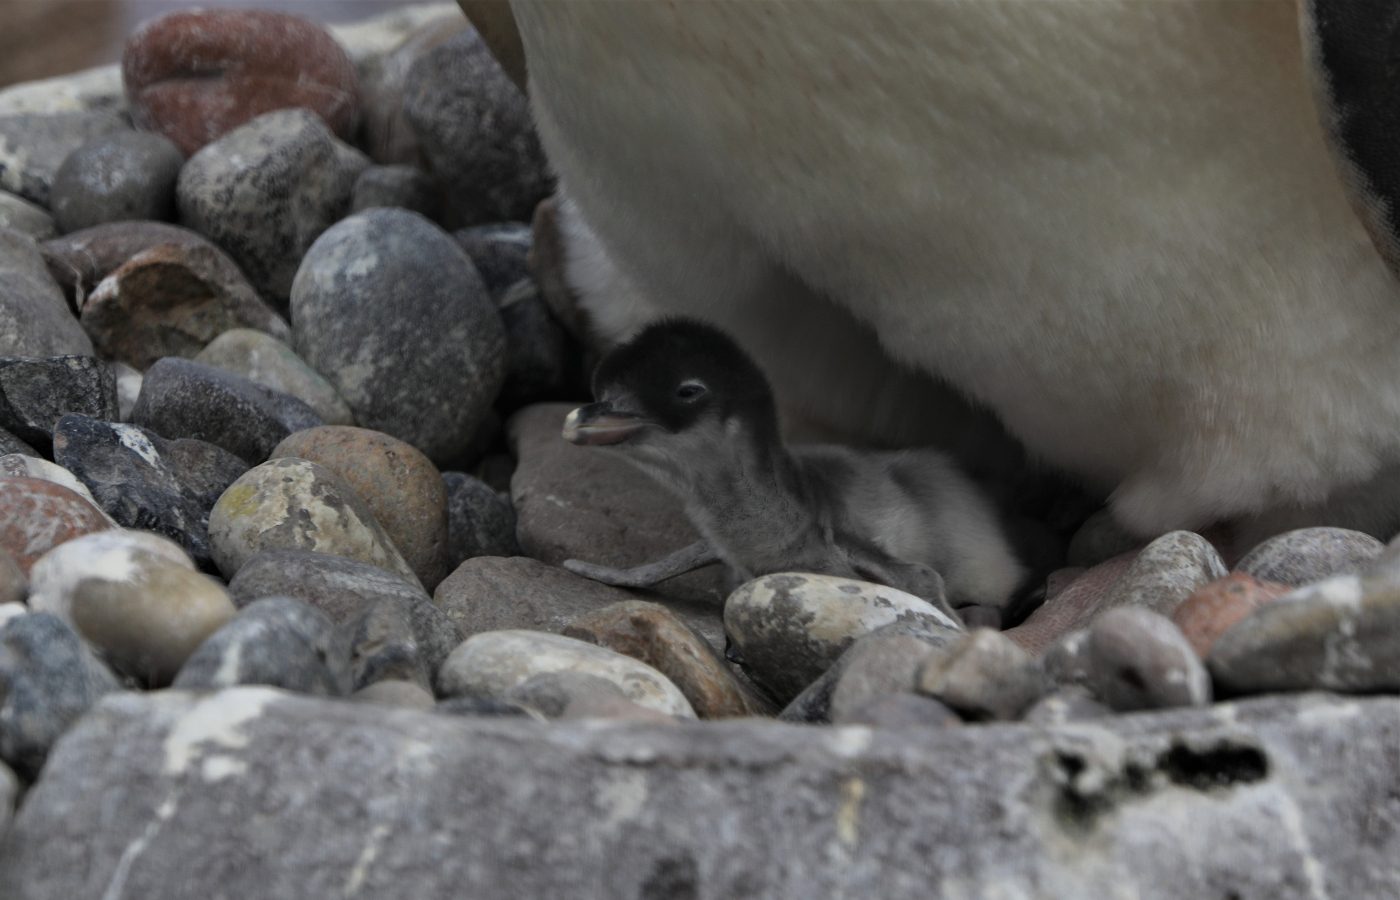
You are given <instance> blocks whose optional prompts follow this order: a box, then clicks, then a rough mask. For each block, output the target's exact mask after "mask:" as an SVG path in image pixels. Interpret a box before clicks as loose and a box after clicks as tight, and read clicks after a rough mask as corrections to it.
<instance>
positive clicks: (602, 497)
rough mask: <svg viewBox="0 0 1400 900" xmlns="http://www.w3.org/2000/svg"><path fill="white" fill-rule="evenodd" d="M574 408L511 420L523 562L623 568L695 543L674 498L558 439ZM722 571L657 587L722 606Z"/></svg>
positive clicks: (542, 409) (539, 409)
mask: <svg viewBox="0 0 1400 900" xmlns="http://www.w3.org/2000/svg"><path fill="white" fill-rule="evenodd" d="M572 408H573V407H572V406H570V405H569V404H565V403H542V404H538V405H536V406H530V407H526V408H525V409H522V410H520V411H519V412H518V413H516V414H515V415H514V416H512V417H511V418H510V421H509V422H508V423H507V425H506V431H507V434H508V436H509V438H510V443H511V450H512V451H513V452H514V454H515V457H516V459H517V460H519V465H518V466H517V467H516V469H515V474H514V476H513V477H512V478H511V483H510V496H511V502H512V504H513V505H514V506H515V515H516V537H517V538H518V539H519V541H520V549H521V550H522V551H524V554H525V555H526V556H531V557H534V558H535V559H538V560H540V561H541V562H545V563H548V564H550V565H554V566H557V565H559V564H560V563H562V562H564V560H566V559H581V560H584V561H585V562H591V563H598V564H599V565H605V566H617V567H620V568H627V567H629V566H635V565H640V564H642V563H646V562H651V561H653V560H656V559H660V558H661V557H663V556H665V555H666V554H668V553H671V552H673V551H676V550H679V549H680V548H682V547H685V546H688V545H689V544H692V543H694V542H695V541H696V540H698V539H699V534H697V533H696V531H695V528H694V526H692V525H691V524H690V520H689V519H688V518H686V515H685V510H684V508H682V506H681V503H680V501H679V500H678V499H677V498H676V496H675V495H674V494H672V493H671V492H669V491H667V490H666V489H665V488H664V487H662V486H661V485H660V484H658V483H656V482H654V481H653V480H652V479H650V478H645V477H639V476H638V474H637V470H636V469H635V468H634V467H633V466H631V465H629V464H628V463H627V462H626V461H625V460H622V459H618V458H617V457H616V456H614V455H611V454H607V453H599V452H596V448H594V449H590V448H588V447H579V446H576V445H574V444H571V443H569V442H568V441H565V440H562V439H561V438H560V433H561V430H562V428H563V426H564V417H565V416H566V415H568V413H569V410H570V409H572ZM726 586H727V585H726V576H725V574H724V571H723V569H722V567H720V566H707V567H706V568H704V569H701V570H699V571H698V572H694V573H691V574H688V575H682V576H680V577H677V578H671V579H668V580H667V581H664V582H662V583H661V584H660V585H658V586H657V590H659V591H660V592H662V593H664V594H665V595H666V596H668V597H677V598H683V599H695V600H709V601H711V602H714V603H718V602H721V601H722V600H723V599H724V597H725V595H726V594H727V590H726Z"/></svg>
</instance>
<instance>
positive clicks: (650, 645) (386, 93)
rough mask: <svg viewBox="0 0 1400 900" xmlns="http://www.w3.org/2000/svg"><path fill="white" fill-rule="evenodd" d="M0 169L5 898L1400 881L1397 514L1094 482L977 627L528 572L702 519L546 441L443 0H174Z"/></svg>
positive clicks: (516, 149)
mask: <svg viewBox="0 0 1400 900" xmlns="http://www.w3.org/2000/svg"><path fill="white" fill-rule="evenodd" d="M211 59H212V60H213V62H212V63H211ZM211 65H212V67H213V74H212V75H211V74H209V72H210V67H211ZM0 188H2V189H3V190H0V429H3V430H0V896H5V897H16V898H19V897H23V898H39V897H45V898H49V897H52V898H59V897H62V898H69V897H97V896H103V897H120V896H146V897H188V896H196V895H199V894H211V893H212V894H213V895H217V896H232V895H234V894H239V895H243V896H259V897H307V896H329V895H330V894H332V893H340V894H344V895H346V896H352V895H360V896H431V895H437V894H439V893H446V892H448V891H453V890H460V889H463V888H466V887H470V888H472V889H473V896H502V897H507V896H542V895H546V894H550V895H552V894H556V893H564V892H572V893H579V892H584V893H588V894H589V895H593V896H608V897H613V896H619V897H621V896H626V897H634V896H635V897H657V898H659V897H721V896H723V897H730V896H804V897H805V896H817V895H828V894H832V893H835V892H838V891H845V892H849V893H851V894H858V895H861V896H904V895H910V896H913V895H916V894H917V895H920V896H926V895H934V896H969V897H980V896H993V895H1005V896H1089V895H1107V894H1110V893H1115V892H1116V893H1118V894H1124V895H1126V894H1134V895H1138V896H1181V897H1198V896H1237V897H1245V896H1315V897H1320V896H1361V895H1384V894H1390V895H1395V894H1397V893H1400V874H1397V870H1396V869H1395V867H1394V866H1393V858H1394V849H1395V845H1396V834H1397V832H1400V799H1397V798H1400V771H1397V769H1400V767H1397V765H1396V759H1397V756H1396V747H1397V746H1400V744H1397V741H1400V703H1397V702H1396V701H1395V700H1394V699H1393V698H1389V697H1386V696H1372V697H1367V698H1364V699H1362V698H1347V697H1341V696H1337V695H1339V694H1367V695H1386V694H1393V693H1396V692H1400V545H1397V546H1392V547H1386V546H1384V545H1383V544H1382V543H1381V542H1380V541H1378V540H1376V539H1375V538H1374V537H1371V536H1367V535H1363V534H1359V533H1356V532H1348V531H1343V530H1340V529H1331V528H1313V529H1305V530H1302V531H1295V532H1290V533H1288V534H1285V535H1280V536H1278V537H1276V538H1273V539H1271V540H1269V541H1267V542H1265V543H1264V544H1262V545H1260V546H1258V547H1256V548H1254V549H1253V550H1252V551H1251V552H1249V553H1248V554H1247V555H1245V556H1244V557H1243V558H1241V559H1239V560H1229V563H1231V564H1232V565H1227V561H1226V560H1225V559H1222V557H1221V555H1220V553H1219V552H1218V551H1217V548H1216V547H1215V546H1214V545H1212V543H1211V542H1210V541H1209V540H1207V539H1206V538H1205V537H1203V536H1201V535H1197V534H1191V533H1187V532H1173V533H1171V534H1166V535H1163V536H1161V537H1159V538H1157V539H1156V540H1154V541H1151V542H1149V543H1146V544H1145V545H1141V544H1139V542H1135V541H1132V540H1129V539H1126V538H1125V537H1124V536H1123V535H1122V534H1121V533H1118V532H1117V531H1116V530H1115V529H1114V528H1113V527H1112V525H1111V523H1110V522H1108V521H1107V520H1106V519H1105V518H1104V517H1103V516H1102V515H1096V516H1094V517H1091V518H1090V519H1089V520H1088V521H1087V522H1085V523H1083V525H1082V526H1081V527H1079V528H1078V530H1077V533H1076V534H1074V536H1073V539H1072V540H1071V541H1070V542H1069V553H1068V559H1067V560H1065V562H1066V565H1065V566H1063V567H1061V568H1059V569H1058V570H1056V571H1055V572H1054V573H1053V574H1051V575H1050V576H1049V578H1048V579H1047V582H1046V584H1045V585H1044V588H1043V594H1044V602H1043V604H1042V605H1040V606H1039V608H1038V609H1036V610H1035V611H1034V612H1032V613H1031V614H1030V615H1029V616H1028V617H1026V618H1025V619H1024V621H1019V622H1016V623H1014V625H1013V626H1012V627H1009V628H1007V629H1006V630H1004V631H1003V630H997V629H992V628H970V629H964V628H961V627H950V626H949V624H948V623H947V622H946V620H944V619H943V617H941V616H940V615H939V614H938V613H937V612H936V611H935V610H934V608H933V607H931V606H930V605H929V604H927V603H925V602H924V601H922V600H919V599H918V598H915V597H912V596H909V595H905V594H901V593H900V592H898V591H894V590H891V589H888V588H885V587H881V586H879V585H873V584H866V583H861V582H851V581H845V580H842V579H834V578H829V577H822V576H815V575H807V574H802V573H788V574H777V575H771V576H766V577H763V578H759V579H757V580H755V581H753V582H750V583H748V584H746V585H744V586H742V587H741V588H739V589H738V590H737V591H735V592H734V593H732V594H730V595H728V596H725V595H724V593H723V591H722V589H721V587H720V585H721V584H722V579H721V577H720V573H719V572H717V571H714V570H702V571H700V572H697V573H693V574H691V575H688V576H685V577H682V578H678V579H674V580H673V581H671V582H667V583H665V584H663V585H661V586H660V588H659V589H657V590H655V591H649V592H640V591H629V590H623V589H620V588H613V587H608V586H605V585H601V584H597V583H594V582H590V581H587V580H584V579H581V578H579V577H577V576H575V575H573V574H570V573H569V572H567V571H565V570H564V569H563V568H561V567H560V565H559V564H560V563H561V562H562V561H563V560H565V559H568V558H581V559H587V560H590V561H594V562H600V563H605V564H613V565H628V564H634V563H639V562H643V561H646V560H649V559H653V558H655V557H657V556H660V555H662V554H664V553H666V552H669V551H671V550H674V549H676V548H678V547H680V546H683V545H684V544H686V543H689V542H690V541H691V540H693V539H694V533H693V531H692V529H691V527H690V525H689V524H688V523H687V522H686V520H685V518H684V516H683V515H682V513H681V511H680V510H679V509H678V508H677V506H676V503H675V502H674V501H673V500H672V499H671V498H670V496H669V495H668V494H666V493H665V492H664V491H663V490H662V489H660V488H659V487H657V486H655V485H653V484H651V483H649V482H646V481H645V480H642V479H641V477H640V476H639V475H637V474H636V473H635V472H634V471H633V470H631V469H629V468H626V467H625V466H623V465H622V464H621V463H619V462H617V461H615V460H613V459H611V458H608V457H606V456H604V455H603V454H600V453H597V452H594V451H590V450H588V449H585V448H578V447H574V446H572V445H569V444H566V443H565V442H564V441H562V440H561V438H560V426H561V424H562V420H563V417H564V414H565V412H566V411H567V410H568V409H569V408H570V403H571V402H577V401H580V400H584V399H587V397H586V380H585V377H584V375H585V371H584V364H583V360H584V358H585V357H586V356H587V350H586V348H584V347H583V346H581V345H580V343H579V341H578V336H577V335H576V334H574V333H573V332H572V330H571V326H572V324H573V323H572V321H571V319H570V316H569V311H568V309H567V298H565V297H561V296H560V292H559V289H558V285H559V279H558V273H557V271H555V270H554V268H553V264H554V263H553V254H551V253H549V252H535V253H532V245H533V244H534V243H535V242H534V239H533V238H534V235H533V233H532V227H531V225H530V224H527V223H528V222H529V220H530V219H531V217H532V215H533V214H534V210H535V207H536V205H537V204H538V203H539V202H540V201H542V200H544V199H546V198H547V197H548V195H549V193H550V191H551V189H552V186H551V184H550V179H549V176H548V170H547V166H546V164H545V162H544V159H543V156H542V153H541V151H540V148H539V145H538V143H537V141H536V140H535V137H534V134H533V131H532V129H531V126H530V122H529V116H528V109H527V107H526V104H525V101H524V99H523V98H522V96H521V95H520V93H519V91H518V90H517V89H516V88H515V86H514V85H513V84H512V83H511V82H510V81H509V79H507V78H506V77H505V76H504V75H503V74H502V73H501V72H500V70H499V69H498V68H497V67H496V66H495V64H494V62H493V61H492V60H491V59H490V57H489V55H488V54H487V53H486V51H485V49H484V47H483V46H482V45H481V43H480V41H479V40H478V39H477V38H476V37H475V35H474V34H472V33H471V32H470V31H469V30H464V23H463V22H462V20H461V17H460V14H459V13H457V12H456V11H455V8H454V7H450V6H448V7H424V8H412V9H409V10H406V11H405V12H403V13H400V14H396V15H394V16H390V17H386V18H384V19H381V20H376V21H374V22H371V23H367V24H365V25H361V26H355V27H351V28H346V29H340V30H337V32H336V34H335V35H332V34H329V33H327V32H325V31H323V30H322V29H320V28H319V27H316V26H313V25H310V24H308V23H303V22H299V21H296V20H288V19H283V18H280V17H271V16H266V15H260V14H247V13H239V14H226V13H219V12H208V13H190V14H183V13H182V14H176V15H172V16H169V17H166V18H164V19H162V20H160V21H158V22H156V23H154V24H151V25H148V26H146V27H144V28H142V29H140V30H138V31H137V32H136V33H135V34H133V36H132V37H131V40H130V42H129V44H128V46H127V50H126V53H125V55H124V59H123V65H122V67H121V70H120V72H118V71H116V70H96V71H94V72H90V73H84V74H82V75H79V76H74V77H73V78H70V79H62V80H59V81H56V82H45V83H38V84H34V85H24V86H20V87H17V88H13V89H11V90H9V91H5V92H0ZM540 221H542V222H543V223H546V224H547V222H548V217H547V215H546V216H544V217H542V218H541V220H540ZM548 238H550V235H549V234H548V233H547V232H545V233H542V234H541V236H540V241H539V243H540V246H541V248H546V247H548V246H550V243H549V240H548ZM566 325H567V326H570V327H566ZM1008 624H1011V623H1008ZM1303 692H1308V693H1303ZM1252 695H1270V696H1265V697H1261V698H1252ZM720 719H725V720H729V721H726V722H717V721H714V720H720ZM696 720H700V721H696Z"/></svg>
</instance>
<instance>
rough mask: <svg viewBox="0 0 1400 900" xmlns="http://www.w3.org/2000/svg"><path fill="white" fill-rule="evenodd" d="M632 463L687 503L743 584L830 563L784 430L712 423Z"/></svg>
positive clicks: (650, 448)
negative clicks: (780, 432) (782, 434)
mask: <svg viewBox="0 0 1400 900" xmlns="http://www.w3.org/2000/svg"><path fill="white" fill-rule="evenodd" d="M626 455H627V457H628V458H629V459H630V460H631V461H632V462H633V463H634V464H635V465H637V466H639V467H640V468H642V469H643V470H644V471H646V472H647V473H648V474H650V475H652V476H653V477H654V478H656V479H657V480H658V481H660V482H661V483H663V484H664V485H666V486H667V487H668V488H670V489H671V490H672V491H673V492H674V493H676V494H677V495H679V496H680V498H681V500H682V501H683V502H684V503H685V510H686V514H687V515H688V516H689V518H690V520H691V522H692V523H693V524H694V525H695V527H696V528H697V529H698V530H699V531H700V533H701V534H702V535H703V536H704V537H705V538H706V539H707V540H708V541H709V542H710V544H711V545H712V546H713V547H714V549H715V551H716V552H717V553H718V554H719V556H720V558H721V559H723V560H724V562H725V563H726V564H727V565H729V566H730V568H732V569H734V570H735V572H736V574H738V575H739V576H740V577H741V578H744V579H748V578H752V577H755V576H757V575H762V574H767V573H769V572H774V571H780V570H783V569H793V568H802V567H804V566H806V567H817V566H820V565H822V563H823V561H824V560H825V557H826V555H827V554H826V552H825V550H824V544H825V542H824V540H823V538H822V531H823V529H822V526H821V522H820V521H819V517H818V515H817V513H816V511H814V509H813V508H812V505H811V503H810V502H809V500H810V498H809V493H810V492H809V491H808V490H807V489H806V485H805V481H804V479H803V477H802V470H801V468H800V466H799V465H798V464H797V462H796V461H795V460H794V459H793V457H792V455H791V454H789V453H788V451H787V448H786V447H784V446H783V444H782V441H781V440H780V439H778V437H777V431H776V428H774V429H765V428H761V427H760V428H753V427H751V426H750V425H748V424H746V423H744V422H742V421H741V420H739V419H738V418H729V419H726V420H724V421H723V422H720V421H716V420H711V421H708V422H704V423H697V424H696V425H695V426H693V427H691V428H688V429H686V430H685V431H684V432H681V433H677V434H672V435H668V436H667V439H666V440H665V441H658V442H656V443H650V444H647V445H645V446H639V447H637V448H635V449H634V451H633V452H631V453H628V454H626Z"/></svg>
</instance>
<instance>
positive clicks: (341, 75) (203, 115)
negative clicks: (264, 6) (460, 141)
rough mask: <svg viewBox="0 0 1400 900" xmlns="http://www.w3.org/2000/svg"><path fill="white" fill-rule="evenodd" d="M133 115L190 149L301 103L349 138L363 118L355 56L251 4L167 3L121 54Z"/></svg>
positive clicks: (325, 36)
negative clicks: (169, 9)
mask: <svg viewBox="0 0 1400 900" xmlns="http://www.w3.org/2000/svg"><path fill="white" fill-rule="evenodd" d="M122 83H123V85H124V86H125V88H126V95H127V99H128V100H129V101H130V103H131V115H132V118H133V119H134V120H135V122H136V124H137V125H138V126H139V127H141V128H146V129H149V130H151V131H155V132H158V133H160V134H162V135H164V136H165V137H167V138H169V139H170V140H172V141H174V142H175V144H176V145H177V146H178V147H179V148H180V150H181V151H182V152H183V153H184V154H185V155H186V156H188V155H190V154H192V153H194V152H195V151H196V150H198V149H199V148H200V147H203V146H204V145H205V144H208V143H209V142H211V141H214V140H216V139H218V138H219V137H221V136H223V135H224V134H226V133H228V132H229V131H232V130H233V129H235V128H237V127H238V126H239V125H242V124H244V123H245V122H248V121H250V120H252V119H255V118H257V117H258V116H260V115H262V114H263V113H267V112H272V111H273V110H277V109H291V108H295V107H303V108H305V109H309V110H311V111H312V112H314V113H315V114H316V115H318V116H320V117H321V118H322V119H324V120H325V122H326V124H327V125H329V126H330V127H331V129H332V130H333V131H335V133H336V134H337V135H339V136H340V137H341V138H343V139H345V140H349V139H350V138H352V137H353V136H354V134H355V129H356V126H357V125H358V123H359V117H360V105H359V98H358V90H357V79H356V74H355V65H354V63H352V62H351V61H350V57H349V56H347V55H346V53H345V50H344V49H343V48H342V47H341V46H340V44H338V43H337V42H336V40H335V38H333V37H331V35H330V34H329V33H328V32H327V31H326V30H325V29H323V28H321V27H320V26H318V25H315V24H314V23H311V22H308V21H306V20H305V19H301V18H298V17H296V16H290V15H287V14H285V13H277V12H269V11H266V10H253V9H242V10H235V9H213V10H189V11H181V12H173V13H169V14H167V15H164V16H161V17H159V18H156V19H152V20H151V21H149V22H147V23H145V24H144V25H142V26H141V27H140V28H138V29H137V30H136V31H135V33H133V34H132V36H131V38H130V40H128V41H127V44H126V50H125V51H124V52H123V54H122Z"/></svg>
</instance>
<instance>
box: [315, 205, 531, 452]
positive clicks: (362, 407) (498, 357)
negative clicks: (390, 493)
mask: <svg viewBox="0 0 1400 900" xmlns="http://www.w3.org/2000/svg"><path fill="white" fill-rule="evenodd" d="M352 301H353V302H352ZM291 303H292V305H291V312H292V331H293V334H294V336H295V340H296V348H297V350H298V351H299V352H300V353H301V355H302V357H303V358H304V359H305V360H306V361H307V362H308V363H310V364H311V366H312V367H313V368H315V369H316V370H317V371H318V372H320V373H322V374H323V375H325V376H326V377H327V378H328V379H329V380H330V381H331V383H332V384H333V385H335V387H336V389H337V390H338V391H339V393H340V396H341V397H342V398H344V399H345V401H346V403H348V404H349V405H350V409H351V410H352V411H353V412H354V414H355V420H356V422H358V423H359V424H360V425H361V426H363V427H365V428H371V429H374V430H376V431H383V432H385V433H386V434H390V435H392V436H394V437H396V438H399V439H400V440H403V441H406V442H408V443H410V444H412V445H414V446H415V447H417V448H418V449H420V450H422V451H423V452H424V453H426V454H427V455H428V457H429V458H430V459H432V460H433V461H434V462H437V463H442V462H444V461H446V460H450V459H452V458H453V457H454V456H456V455H458V454H460V453H462V452H463V451H464V450H466V448H467V447H468V446H469V445H470V443H471V440H472V436H473V434H474V433H475V432H476V430H477V428H478V427H479V426H480V425H481V423H482V422H483V421H484V420H485V418H486V416H487V413H488V412H489V410H490V407H491V404H492V402H493V401H494V400H495V399H496V394H497V392H498V391H499V389H500V387H501V383H502V381H503V379H504V377H505V365H506V362H505V352H506V351H505V329H504V328H503V326H502V325H501V318H500V315H499V314H498V313H497V311H496V309H495V307H494V305H493V304H492V303H491V299H490V297H489V296H488V295H487V293H486V289H485V287H484V286H483V285H482V283H481V278H480V276H478V275H477V273H476V270H475V269H474V268H473V267H472V264H471V260H469V259H468V258H467V256H466V254H464V253H463V252H462V250H461V248H459V247H458V246H457V245H456V243H455V242H454V241H453V240H452V238H451V237H449V236H448V235H447V234H446V233H445V232H443V231H442V230H441V229H439V228H438V227H437V226H435V225H433V223H431V222H429V221H428V220H427V219H425V218H423V217H422V216H420V215H418V214H416V213H412V212H408V211H407V210H399V209H372V210H367V211H365V212H362V213H357V214H356V215H353V216H351V217H350V218H348V219H345V220H344V221H342V222H339V223H337V224H336V225H335V226H334V227H332V228H331V229H329V230H328V231H327V232H326V233H325V234H323V235H322V236H321V237H320V238H319V239H318V240H317V241H316V243H315V244H314V245H313V246H312V247H311V249H310V251H309V252H308V253H307V254H306V258H305V259H304V260H303V261H302V265H301V268H300V269H299V270H298V271H297V276H296V281H295V283H294V284H293V285H292V301H291Z"/></svg>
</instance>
